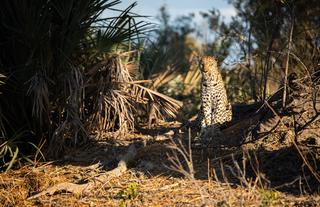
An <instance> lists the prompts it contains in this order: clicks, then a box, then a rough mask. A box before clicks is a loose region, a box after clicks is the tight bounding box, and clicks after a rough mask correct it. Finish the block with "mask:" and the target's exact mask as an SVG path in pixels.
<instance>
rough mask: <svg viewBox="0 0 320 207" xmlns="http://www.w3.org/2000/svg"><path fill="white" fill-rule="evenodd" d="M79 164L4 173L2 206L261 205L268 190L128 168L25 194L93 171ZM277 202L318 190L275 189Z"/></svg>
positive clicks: (301, 201)
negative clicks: (85, 190) (76, 185)
mask: <svg viewBox="0 0 320 207" xmlns="http://www.w3.org/2000/svg"><path fill="white" fill-rule="evenodd" d="M90 174H92V172H91V173H88V171H87V172H86V171H85V170H83V169H81V167H75V166H71V165H69V166H65V167H63V168H57V167H55V166H52V165H47V166H41V167H37V168H32V167H25V168H23V169H21V170H19V171H15V172H11V173H8V174H2V175H1V178H0V179H1V180H0V181H1V189H0V201H1V203H2V205H3V206H125V205H126V206H263V202H266V201H263V199H268V198H266V197H267V196H268V194H271V195H272V193H270V192H271V191H270V192H269V191H267V190H265V191H262V190H259V189H248V188H243V187H239V186H230V185H228V184H222V183H217V182H212V181H208V180H196V181H194V180H188V179H182V178H174V177H170V176H163V175H159V176H151V177H150V176H148V175H146V174H144V173H141V172H139V171H136V170H134V169H133V170H130V171H128V172H127V173H126V174H125V175H123V176H122V177H120V178H115V179H112V180H110V182H109V183H104V184H103V185H102V186H101V187H99V188H97V189H95V190H94V191H92V193H91V194H90V195H87V196H81V195H73V194H68V193H64V192H60V193H58V194H56V195H53V196H42V197H40V198H38V199H35V200H27V197H28V196H30V195H32V194H33V193H34V192H37V191H41V190H44V189H46V188H47V187H49V186H51V185H54V184H57V183H61V182H64V181H67V180H68V181H75V180H76V179H79V177H89V176H90ZM132 184H134V186H136V189H134V190H133V191H136V194H137V195H136V197H134V198H128V196H126V195H125V194H126V193H128V186H130V185H132ZM269 199H273V200H272V201H270V202H272V205H273V206H285V205H286V206H294V205H295V206H307V205H308V206H316V204H317V203H318V202H319V201H320V197H319V196H313V197H308V196H304V197H293V196H288V195H285V194H283V193H279V192H276V193H275V194H274V196H273V197H271V198H269Z"/></svg>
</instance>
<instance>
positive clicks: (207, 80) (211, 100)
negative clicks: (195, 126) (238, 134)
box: [198, 56, 232, 139]
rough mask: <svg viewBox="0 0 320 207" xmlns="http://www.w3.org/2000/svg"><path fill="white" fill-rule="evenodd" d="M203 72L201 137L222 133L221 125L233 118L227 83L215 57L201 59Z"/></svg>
mask: <svg viewBox="0 0 320 207" xmlns="http://www.w3.org/2000/svg"><path fill="white" fill-rule="evenodd" d="M199 67H200V71H201V74H202V80H201V108H200V113H199V116H198V117H199V118H198V119H199V121H200V126H201V139H208V136H210V137H212V136H216V135H219V134H220V126H221V125H222V124H224V123H226V122H228V121H231V119H232V110H231V105H230V103H229V102H228V99H227V92H226V89H225V85H224V82H223V79H222V76H221V73H220V71H219V68H218V65H217V61H216V60H215V58H214V57H211V56H204V57H202V58H200V59H199Z"/></svg>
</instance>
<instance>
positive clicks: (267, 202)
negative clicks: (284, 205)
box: [259, 189, 279, 207]
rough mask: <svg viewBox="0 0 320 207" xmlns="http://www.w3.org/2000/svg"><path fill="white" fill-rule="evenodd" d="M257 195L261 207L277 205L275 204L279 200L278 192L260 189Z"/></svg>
mask: <svg viewBox="0 0 320 207" xmlns="http://www.w3.org/2000/svg"><path fill="white" fill-rule="evenodd" d="M259 193H260V198H261V205H260V206H261V207H273V206H278V205H279V204H278V203H277V202H278V199H279V192H277V191H273V190H265V189H260V190H259Z"/></svg>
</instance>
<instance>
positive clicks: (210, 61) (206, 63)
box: [199, 56, 218, 74]
mask: <svg viewBox="0 0 320 207" xmlns="http://www.w3.org/2000/svg"><path fill="white" fill-rule="evenodd" d="M217 66H218V65H217V61H216V59H215V58H214V57H212V56H204V57H202V58H201V59H200V60H199V68H200V71H201V72H202V73H205V74H207V73H209V72H211V71H212V68H217Z"/></svg>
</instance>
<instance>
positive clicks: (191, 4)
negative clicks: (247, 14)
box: [119, 0, 236, 21]
mask: <svg viewBox="0 0 320 207" xmlns="http://www.w3.org/2000/svg"><path fill="white" fill-rule="evenodd" d="M135 1H137V3H138V5H137V6H136V8H134V10H133V11H134V12H136V13H138V14H142V15H147V16H151V18H150V20H151V21H155V16H156V15H157V14H158V13H159V12H158V11H159V8H160V7H161V6H162V5H166V6H167V9H168V11H169V14H170V15H171V16H172V18H173V19H174V18H175V17H177V16H179V15H187V14H189V13H195V14H196V20H197V19H198V20H200V18H199V16H198V15H197V14H198V13H199V11H204V12H205V11H208V10H210V9H212V8H216V9H218V10H220V12H221V15H222V16H223V17H224V18H225V21H229V20H230V19H231V16H234V15H235V13H236V11H235V9H234V8H233V6H232V5H230V4H228V2H227V0H122V3H121V5H119V6H120V7H122V8H124V7H126V6H128V5H130V4H131V3H133V2H135ZM197 17H198V18H197Z"/></svg>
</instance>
